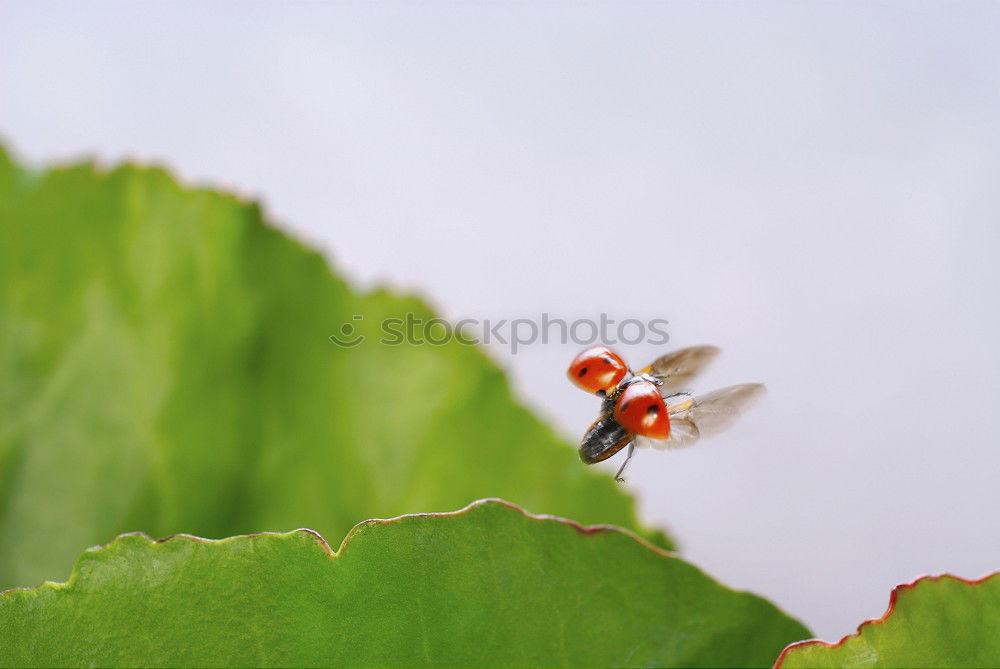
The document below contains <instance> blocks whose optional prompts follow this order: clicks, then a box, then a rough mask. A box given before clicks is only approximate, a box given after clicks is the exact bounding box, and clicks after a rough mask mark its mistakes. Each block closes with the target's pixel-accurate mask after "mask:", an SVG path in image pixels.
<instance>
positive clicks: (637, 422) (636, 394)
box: [567, 346, 764, 481]
mask: <svg viewBox="0 0 1000 669" xmlns="http://www.w3.org/2000/svg"><path fill="white" fill-rule="evenodd" d="M718 353H719V349H717V348H715V347H713V346H695V347H692V348H687V349H682V350H680V351H676V352H674V353H668V354H667V355H664V356H661V357H659V358H657V359H656V360H654V361H653V363H652V364H651V365H649V366H648V367H645V368H644V369H642V370H641V371H640V372H639V373H638V374H633V373H632V371H631V370H629V368H628V367H627V366H626V365H625V363H624V361H623V360H622V358H621V357H620V356H619V355H617V354H616V353H614V352H613V351H611V350H610V349H608V348H607V347H604V346H594V347H592V348H589V349H587V350H586V351H584V352H583V353H581V354H580V355H578V356H577V357H576V358H574V359H573V362H572V363H571V364H570V366H569V369H568V370H567V374H568V376H569V378H570V379H571V380H572V381H573V383H575V384H576V385H578V386H579V387H581V388H583V389H584V390H586V391H587V392H591V393H595V394H596V395H598V396H599V397H601V398H602V402H601V412H600V416H599V417H598V419H597V420H596V421H595V422H594V423H593V424H592V425H591V426H590V427H589V428H588V429H587V432H586V434H584V435H583V440H582V441H581V443H580V459H581V460H582V461H583V462H584V463H586V464H588V465H590V464H594V463H596V462H601V461H603V460H607V459H608V458H610V457H611V456H613V455H615V454H616V453H618V452H619V451H621V450H622V449H624V448H625V447H628V455H627V456H626V458H625V462H624V463H622V466H621V468H620V469H619V470H618V473H617V474H615V479H616V480H618V481H622V480H623V479H622V478H621V474H622V472H623V471H624V470H625V466H626V465H627V464H628V462H629V460H630V459H631V458H632V455H633V452H634V451H635V448H636V447H637V446H638V447H644V446H650V447H653V448H661V449H663V448H679V447H682V446H688V445H690V444H693V443H695V442H696V441H698V439H699V438H700V437H702V436H707V435H708V434H711V433H713V432H717V431H719V430H721V429H724V428H725V427H727V426H728V425H729V424H730V423H731V422H732V421H733V420H735V419H736V418H737V417H738V416H739V415H740V411H741V410H742V409H744V408H746V407H747V406H749V404H750V403H751V402H752V401H753V400H755V399H756V398H757V397H759V396H760V395H761V394H762V393H763V390H764V386H763V385H761V384H759V383H747V384H742V385H738V386H730V387H728V388H723V389H722V390H717V391H715V392H714V393H709V394H707V395H703V396H700V397H693V396H691V394H690V393H688V392H686V391H685V390H682V389H681V388H682V387H683V385H684V384H686V383H687V382H688V381H689V380H690V379H691V378H692V377H693V376H695V375H696V374H697V373H699V372H700V371H701V370H702V369H704V367H705V366H707V364H708V363H709V362H711V361H712V360H713V359H714V358H715V357H716V356H717V355H718Z"/></svg>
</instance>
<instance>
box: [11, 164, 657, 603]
mask: <svg viewBox="0 0 1000 669" xmlns="http://www.w3.org/2000/svg"><path fill="white" fill-rule="evenodd" d="M317 187H323V185H322V184H320V183H317ZM405 224H406V222H405V221H400V225H405ZM341 225H345V226H346V225H351V223H350V222H342V223H341ZM386 234H391V231H388V230H387V231H386ZM447 261H448V258H447V255H446V254H443V255H442V256H441V257H436V258H428V259H427V262H438V263H446V262H447ZM456 280H461V277H456ZM408 313H412V314H414V316H415V317H420V318H423V319H430V318H432V317H433V316H434V314H433V312H432V311H431V310H430V309H428V307H427V306H426V305H425V304H424V303H423V302H422V301H420V300H418V299H416V298H413V297H401V296H396V295H392V294H390V293H388V292H385V291H381V290H379V291H375V292H373V293H368V294H361V293H358V292H356V291H354V290H352V289H351V288H350V287H349V286H348V285H347V284H346V283H345V282H344V281H343V280H342V279H340V278H338V277H337V276H336V275H334V274H332V273H331V271H330V269H329V267H328V266H327V263H326V262H325V261H324V259H323V258H321V257H320V256H319V255H318V254H317V253H315V252H312V251H309V250H307V249H306V248H304V247H303V246H302V245H301V244H299V243H297V242H295V241H293V240H291V239H289V238H288V237H286V236H285V235H284V234H282V233H281V232H279V231H278V230H276V229H275V228H273V227H270V226H269V225H267V224H266V223H265V221H264V220H263V218H262V215H261V212H260V210H259V208H258V207H257V206H256V205H253V204H248V203H245V202H242V201H240V200H237V199H235V198H233V197H231V196H227V195H224V194H220V193H218V192H214V191H211V190H205V189H198V188H186V187H182V186H180V185H178V184H177V182H176V181H175V180H174V179H173V178H171V177H170V176H169V175H168V174H167V173H166V172H164V171H162V170H160V169H149V168H139V167H134V166H124V167H119V168H117V169H113V170H111V171H107V170H103V169H99V168H97V167H95V166H93V165H87V164H84V165H74V166H68V167H61V168H58V169H53V170H50V171H47V172H44V173H41V174H31V173H28V172H26V171H25V170H23V169H21V168H19V167H17V166H16V165H15V164H14V163H13V162H12V161H11V160H10V159H9V158H8V157H7V156H6V155H5V154H4V153H3V152H2V151H0V536H2V537H3V541H0V587H5V586H15V585H32V584H35V583H38V582H39V581H41V580H42V579H46V578H48V579H61V578H64V577H65V575H66V574H67V573H68V571H69V569H70V567H71V565H72V561H73V559H74V558H75V557H76V556H77V555H78V554H79V552H80V551H81V550H83V549H84V548H85V547H87V546H90V545H93V544H97V543H102V542H106V541H109V540H110V539H112V538H113V537H114V536H115V535H116V534H119V533H122V532H128V531H133V530H143V531H145V532H148V533H150V534H151V535H154V536H165V535H168V534H172V533H177V532H191V533H195V534H199V535H203V536H208V537H225V536H229V535H233V534H244V533H251V532H258V531H263V530H271V529H274V528H283V527H310V528H313V529H315V530H317V531H319V532H322V533H323V534H325V535H327V536H342V535H343V534H344V533H345V532H346V531H347V530H348V529H349V528H350V527H351V525H352V524H353V523H355V522H357V520H358V519H359V518H370V517H387V516H395V515H399V514H402V513H406V512H413V511H446V510H449V509H455V508H458V507H461V506H463V505H465V504H467V503H468V502H469V501H470V500H473V499H477V498H481V497H492V496H498V497H504V498H506V499H510V500H512V501H514V502H516V503H518V504H520V505H522V506H524V507H525V508H529V509H533V510H539V511H546V512H550V513H555V514H559V515H562V516H566V517H571V518H575V519H578V520H580V521H581V522H585V523H614V524H618V525H624V526H627V527H631V528H633V529H638V528H637V525H636V521H635V520H634V514H633V507H634V504H633V500H632V499H631V498H629V497H628V496H627V495H626V494H624V493H623V492H622V491H621V490H620V489H619V487H618V486H617V485H616V484H615V483H614V482H613V481H612V480H611V479H610V477H608V476H603V475H599V474H598V473H596V472H595V471H593V470H590V469H587V468H586V467H585V466H583V465H582V464H581V463H580V462H579V461H578V459H577V456H576V453H575V450H574V448H573V447H572V446H571V445H570V444H567V443H565V442H564V441H562V440H561V439H560V438H559V437H557V436H556V435H554V434H553V433H552V431H551V430H550V429H549V428H547V427H546V426H545V425H543V424H542V423H541V422H540V421H539V420H538V419H537V418H535V417H534V416H533V415H532V414H531V413H530V412H529V411H527V410H526V409H525V408H523V407H522V406H521V405H520V404H519V403H518V402H517V401H516V400H515V399H514V398H513V397H512V396H511V392H510V390H509V388H508V385H507V382H506V380H505V378H504V375H503V374H502V373H501V372H500V371H499V370H498V369H497V367H496V366H495V365H494V364H492V363H491V362H490V361H489V360H488V359H487V358H486V356H485V355H483V353H482V352H481V351H480V350H478V349H476V348H472V347H468V346H464V345H461V344H459V343H457V342H455V341H450V342H448V343H447V344H445V345H443V346H434V345H406V344H404V345H400V346H390V345H383V344H380V343H379V341H378V340H379V338H380V337H381V332H380V325H379V323H380V321H381V320H382V319H384V318H405V317H406V315H407V314H408ZM355 315H359V316H362V317H363V319H364V320H362V321H357V320H354V316H355ZM344 323H349V324H353V325H355V326H357V327H358V328H359V332H360V333H361V334H364V335H365V336H366V337H367V340H366V341H365V342H364V343H363V344H361V345H359V346H357V347H354V348H341V347H338V346H336V345H334V344H333V343H332V342H331V340H330V339H329V337H330V335H332V334H335V333H340V332H341V327H342V325H343V324H344ZM566 392H568V393H569V392H576V391H575V390H574V389H572V388H570V387H569V386H568V385H567V390H566ZM582 428H583V426H581V431H582ZM639 531H640V532H641V530H639ZM644 535H645V536H646V537H647V538H649V539H650V540H652V541H654V542H657V543H659V544H661V545H664V546H668V545H669V542H668V540H667V539H666V537H665V536H663V535H662V534H659V533H650V532H645V533H644Z"/></svg>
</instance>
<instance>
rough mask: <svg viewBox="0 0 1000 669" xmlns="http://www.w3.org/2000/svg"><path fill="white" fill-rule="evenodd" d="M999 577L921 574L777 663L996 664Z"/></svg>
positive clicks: (788, 666) (787, 666) (786, 667)
mask: <svg viewBox="0 0 1000 669" xmlns="http://www.w3.org/2000/svg"><path fill="white" fill-rule="evenodd" d="M998 630H1000V577H998V575H997V574H994V575H993V576H991V577H989V578H986V579H984V580H982V581H965V580H962V579H959V578H956V577H954V576H940V577H928V578H922V579H920V580H918V581H916V582H915V583H911V584H909V585H901V586H899V587H897V588H896V589H895V590H893V591H892V597H891V598H890V600H889V610H888V611H886V613H885V615H883V616H882V618H880V619H878V620H873V621H869V622H867V623H865V624H863V625H862V626H861V627H860V628H858V632H857V634H854V635H852V636H849V637H845V638H844V639H842V640H841V641H840V642H838V643H836V644H827V643H824V642H822V641H805V642H802V643H798V644H795V645H793V646H791V647H789V648H787V649H786V650H785V652H784V653H783V654H782V657H781V660H780V661H779V662H778V665H777V666H779V667H781V668H782V669H792V668H793V667H997V666H1000V633H998Z"/></svg>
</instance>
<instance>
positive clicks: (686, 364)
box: [642, 346, 722, 395]
mask: <svg viewBox="0 0 1000 669" xmlns="http://www.w3.org/2000/svg"><path fill="white" fill-rule="evenodd" d="M721 352H722V351H721V350H720V349H718V348H716V347H715V346H692V347H690V348H682V349H681V350H679V351H674V352H672V353H667V354H666V355H662V356H660V357H659V358H657V359H656V360H654V361H653V363H652V364H651V365H649V367H647V368H646V369H644V370H642V371H643V372H646V373H647V374H650V375H651V376H655V377H656V378H657V379H659V380H660V381H661V382H662V385H661V386H660V392H661V394H663V395H669V394H670V393H674V392H677V391H679V390H685V389H686V386H687V384H688V383H689V382H690V381H691V379H693V378H694V377H695V376H697V375H698V374H700V373H701V372H702V370H704V369H705V368H706V367H708V365H709V364H710V363H711V362H712V361H713V360H715V358H716V357H718V355H719V353H721Z"/></svg>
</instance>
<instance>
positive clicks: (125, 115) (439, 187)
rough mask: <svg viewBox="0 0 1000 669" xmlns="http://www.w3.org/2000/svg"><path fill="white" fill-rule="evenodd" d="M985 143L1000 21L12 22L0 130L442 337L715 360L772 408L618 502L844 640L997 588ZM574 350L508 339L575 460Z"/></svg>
mask: <svg viewBox="0 0 1000 669" xmlns="http://www.w3.org/2000/svg"><path fill="white" fill-rule="evenodd" d="M998 119H1000V3H996V2H993V3H983V4H977V3H974V2H962V3H940V4H937V3H920V2H915V1H910V2H899V3H892V2H877V3H876V2H859V3H832V2H822V3H803V2H756V3H749V2H732V3H726V2H715V3H708V2H702V3H681V2H675V3H655V4H646V3H643V4H639V3H633V4H620V3H608V4H604V3H554V2H553V3H546V4H543V5H540V6H539V5H537V4H534V3H533V4H527V3H525V4H485V3H478V4H477V3H454V4H451V3H447V4H421V5H420V7H419V9H417V8H414V7H411V6H408V5H406V4H388V3H382V4H371V3H359V4H335V5H334V4H320V3H298V4H284V3H274V4H248V3H238V4H225V3H213V4H212V5H210V6H207V7H202V6H200V5H194V4H192V5H172V6H170V7H169V8H168V7H167V6H165V5H154V4H149V3H134V4H87V6H85V7H82V6H77V4H76V3H65V4H62V3H59V4H46V3H14V2H2V3H0V136H2V137H3V139H4V141H6V142H7V143H8V144H9V145H10V146H11V148H13V149H14V150H15V151H16V152H17V153H18V154H19V155H20V156H22V157H23V158H25V159H28V160H30V161H31V162H32V163H33V164H37V165H41V164H42V163H43V162H44V161H50V160H53V159H66V158H72V157H79V156H82V155H85V154H86V155H96V156H98V157H99V158H101V159H102V160H104V161H107V162H114V161H118V160H121V159H122V158H125V157H132V158H138V159H141V160H143V161H156V162H164V163H167V164H169V165H170V166H172V168H173V169H174V170H175V171H176V173H178V174H179V175H180V176H182V177H183V178H184V179H185V180H189V181H199V182H201V181H207V182H210V183H212V184H215V185H218V186H222V187H226V188H231V189H235V190H238V191H239V192H241V193H244V194H247V195H252V196H256V197H260V198H262V199H263V200H264V201H265V203H266V207H267V210H268V211H269V212H270V214H271V216H272V217H273V218H276V219H277V220H279V221H280V222H281V224H282V225H283V226H285V227H286V228H287V229H289V230H291V231H292V232H293V233H294V234H296V235H298V236H300V237H301V238H304V239H306V240H309V241H311V242H312V243H314V244H315V245H317V246H319V247H321V248H322V249H324V250H325V251H326V252H327V253H328V255H329V257H330V258H331V260H332V262H333V263H334V265H335V267H336V268H338V269H339V270H341V271H343V272H346V273H347V274H348V276H349V277H351V279H352V280H353V281H354V282H355V283H356V285H358V286H362V287H370V286H372V285H375V284H377V283H384V282H388V283H389V284H391V285H393V286H395V287H397V288H399V289H403V290H407V291H417V292H419V293H421V294H424V295H425V296H428V297H429V299H430V300H431V302H432V303H433V304H434V305H435V306H436V307H437V308H438V309H440V310H441V311H442V312H443V313H444V314H446V315H447V316H448V317H450V318H452V319H456V320H457V319H459V318H465V317H474V318H475V317H478V318H493V319H498V318H518V317H522V318H531V317H537V316H538V315H539V314H541V313H542V312H548V313H549V314H551V315H552V316H554V317H561V318H565V319H574V318H582V317H590V318H596V317H597V316H598V315H599V314H600V313H602V312H605V313H607V314H608V315H609V317H611V318H616V319H618V320H620V319H623V318H630V317H634V318H640V319H649V318H665V319H667V320H669V321H670V326H669V327H668V331H669V333H670V336H671V338H672V341H671V347H675V346H676V347H679V346H685V345H690V344H697V343H714V344H717V345H719V346H722V347H723V348H724V349H725V355H724V356H723V357H722V358H721V359H720V360H719V362H718V363H717V364H716V366H715V367H714V368H713V369H712V371H711V372H710V373H709V374H708V375H707V377H706V379H705V382H704V383H703V384H701V388H703V389H710V388H711V387H713V386H721V385H727V384H730V383H736V382H742V381H765V382H767V384H768V386H769V388H770V394H769V395H768V397H767V399H766V400H765V401H764V402H763V403H762V404H761V405H760V406H758V407H757V408H756V409H755V410H754V412H753V413H752V414H751V415H748V416H747V417H746V418H745V419H744V420H743V421H742V422H741V423H740V424H739V426H738V427H736V428H734V429H733V430H732V431H731V432H730V433H729V434H727V435H726V436H723V437H719V438H717V439H715V440H713V441H712V442H710V443H705V444H703V445H702V446H701V447H699V448H696V449H692V450H688V451H683V452H677V453H659V452H652V453H650V452H643V453H640V454H639V456H638V459H637V460H636V461H635V462H634V463H633V465H634V469H633V470H632V472H631V477H630V480H629V482H628V486H629V487H630V488H632V489H633V490H635V491H636V492H637V494H638V496H639V497H640V500H641V510H642V515H643V516H644V518H645V519H646V520H647V521H649V522H650V523H657V524H660V525H662V526H665V527H667V528H669V529H670V530H671V531H672V532H674V533H675V535H676V536H677V537H679V538H680V540H681V542H682V543H683V546H684V554H685V555H686V556H687V557H688V558H690V559H691V560H692V561H693V562H695V563H696V564H698V565H699V566H701V567H702V568H704V569H705V570H706V571H708V572H709V573H711V574H712V575H714V576H715V577H717V578H719V579H720V580H722V581H723V582H725V583H727V584H729V585H731V586H734V587H739V588H747V589H751V590H753V591H755V592H757V593H760V594H762V595H765V596H767V597H769V598H771V599H773V600H775V601H776V602H778V603H779V604H780V605H781V606H783V607H784V608H785V609H787V610H788V611H789V612H790V613H792V614H794V615H796V616H799V617H800V618H802V619H803V620H804V621H805V622H806V623H807V624H809V625H810V626H811V627H812V628H813V629H814V631H816V632H817V633H818V634H819V635H820V636H822V637H825V638H828V639H836V638H839V637H841V636H843V635H844V634H847V633H850V632H852V631H853V630H854V628H855V626H856V625H857V624H858V623H859V622H861V621H862V620H863V619H866V618H871V617H876V616H879V615H881V614H882V612H883V611H884V610H885V607H886V605H887V603H888V597H889V591H890V589H891V588H892V586H893V585H895V584H897V583H901V582H905V581H909V580H911V579H913V578H914V577H916V576H919V575H921V574H924V573H934V572H941V571H950V572H953V573H956V574H958V575H961V576H965V577H978V576H981V575H983V574H985V573H987V572H989V571H992V570H995V569H998V568H1000V532H998V531H997V529H998V528H997V515H996V512H997V503H998V501H1000V492H998V472H1000V424H998V415H1000V412H998V401H1000V349H998V346H997V342H998V339H1000V338H998V326H1000V308H998V307H1000V301H998V287H1000V268H998V265H1000V262H998V252H1000V121H998ZM577 349H578V347H577V346H575V345H572V344H570V345H566V346H559V345H551V344H550V345H547V346H542V345H537V346H533V347H528V348H526V349H524V350H523V351H519V352H518V353H517V355H511V353H510V351H509V350H508V349H506V348H504V347H503V346H494V347H492V348H491V353H492V354H493V356H494V357H495V358H496V359H497V360H498V361H499V362H500V363H501V364H502V365H503V366H505V367H506V368H507V369H509V370H510V371H511V373H512V375H513V378H514V382H515V385H516V389H517V392H518V393H519V394H520V396H521V397H522V398H524V399H525V401H528V402H530V403H531V404H532V405H533V406H535V407H536V408H537V410H538V411H539V412H541V413H542V414H544V415H547V416H548V417H549V418H550V419H551V420H553V421H554V422H555V423H556V424H557V425H558V426H559V428H560V429H562V430H563V432H564V433H565V434H566V435H567V437H568V438H572V439H576V438H578V437H579V435H580V434H581V433H582V431H583V429H584V428H585V427H586V426H587V425H588V424H589V422H590V421H591V420H592V418H593V417H594V413H595V411H596V407H595V402H594V400H593V398H592V397H588V396H586V395H585V394H583V393H581V392H580V391H578V390H576V389H575V388H573V387H572V386H571V385H570V384H569V383H568V382H567V381H566V379H565V377H564V370H565V367H566V365H567V363H568V362H569V360H570V358H571V357H572V356H573V355H575V353H576V352H577ZM621 352H622V353H623V354H624V355H625V356H626V357H627V358H628V359H629V360H630V361H631V362H633V363H634V364H636V365H637V366H641V365H642V364H645V363H646V362H648V359H651V358H652V357H654V356H655V355H657V354H659V353H661V352H662V348H660V347H654V346H650V345H635V346H624V347H621ZM537 511H544V509H539V510H537ZM277 529H280V528H277ZM333 540H334V541H336V538H333Z"/></svg>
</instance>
